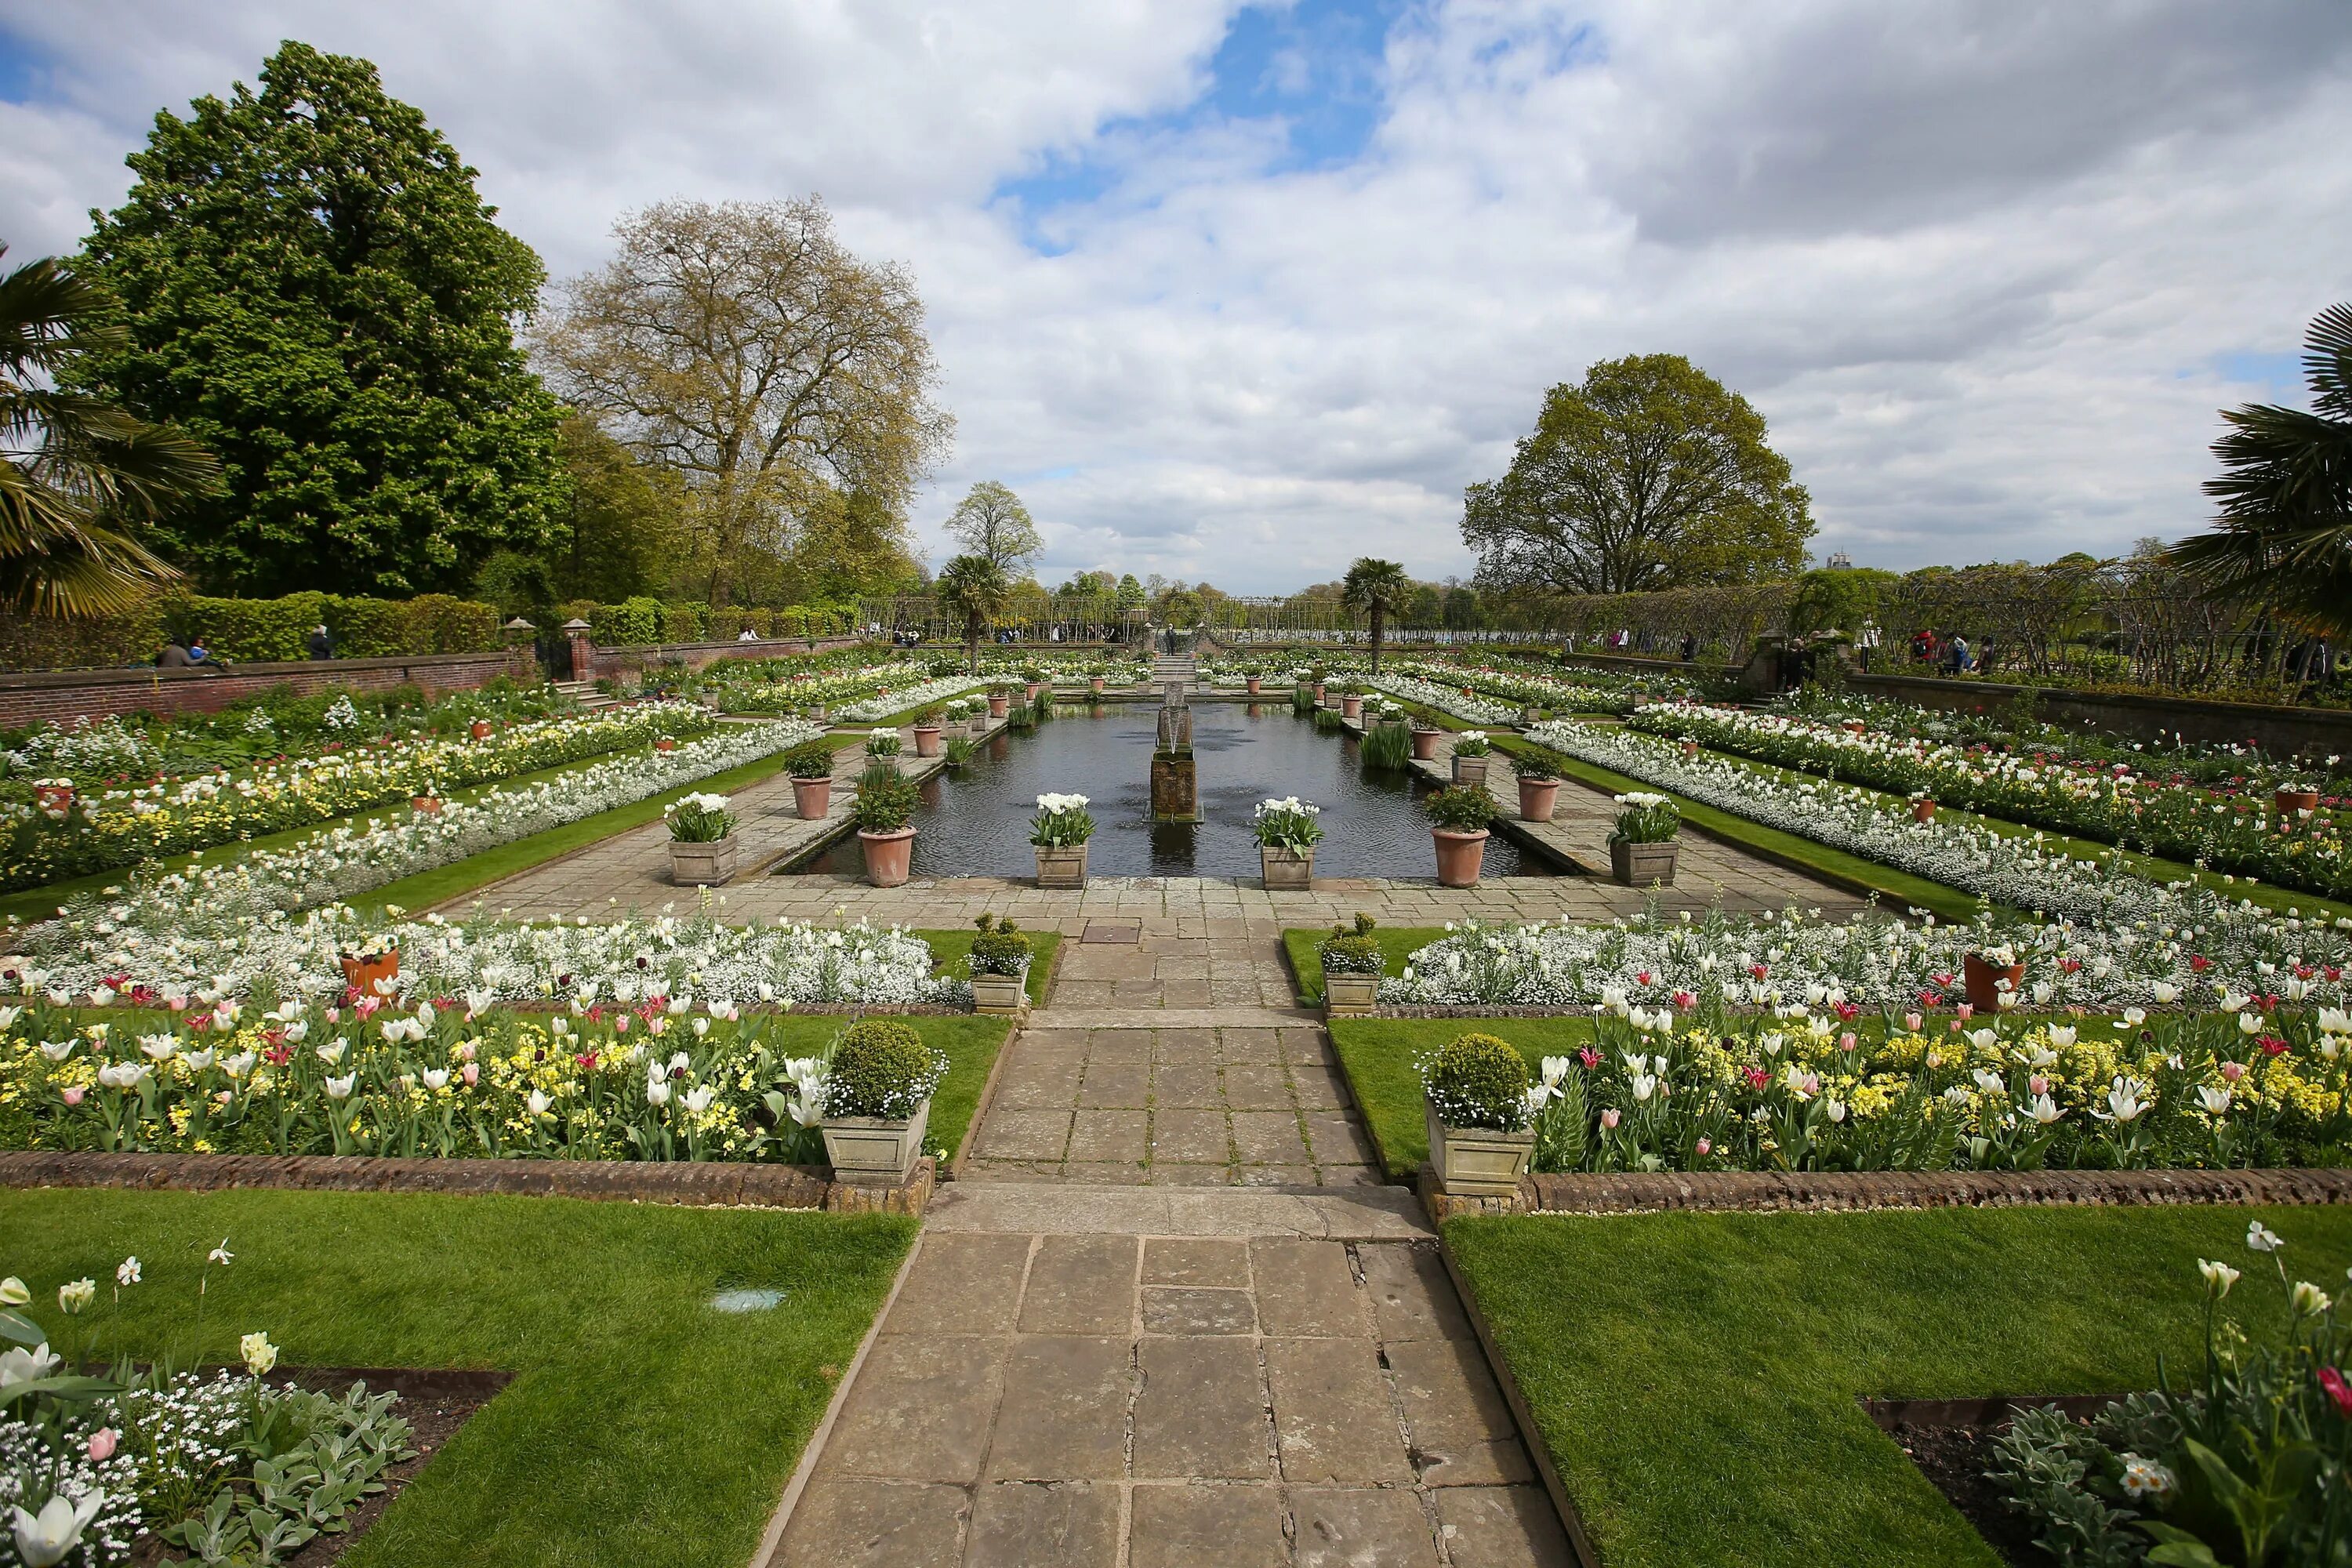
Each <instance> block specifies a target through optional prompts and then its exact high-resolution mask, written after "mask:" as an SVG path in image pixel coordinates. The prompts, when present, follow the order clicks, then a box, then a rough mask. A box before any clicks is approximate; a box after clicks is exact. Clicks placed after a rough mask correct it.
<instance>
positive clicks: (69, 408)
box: [0, 245, 220, 617]
mask: <svg viewBox="0 0 2352 1568" xmlns="http://www.w3.org/2000/svg"><path fill="white" fill-rule="evenodd" d="M6 253H7V247H5V245H0V256H5V254H6ZM106 310H107V300H106V297H105V295H104V294H103V293H101V292H100V289H99V288H98V286H97V285H95V284H93V283H91V282H89V281H88V280H86V279H81V278H78V277H76V276H75V275H74V274H73V273H72V272H71V271H70V270H68V268H66V267H65V266H64V265H63V264H62V263H60V262H59V261H58V259H57V258H54V257H45V258H42V259H40V260H38V261H33V262H28V263H26V265H25V266H22V267H19V268H16V270H15V271H13V272H11V273H9V274H8V275H7V276H5V278H0V455H5V458H6V459H7V460H6V461H5V462H0V600H5V602H6V603H8V604H10V605H15V606H16V607H18V608H20V609H26V610H30V611H33V612H34V613H36V614H38V615H45V616H60V617H62V616H93V615H99V614H101V613H103V612H105V611H109V610H117V609H121V608H124V607H126V606H128V605H131V604H133V603H135V602H136V601H137V600H138V599H139V598H140V596H141V595H142V594H143V593H144V592H145V591H146V590H148V589H149V588H152V587H153V586H154V585H156V584H160V583H163V582H167V581H169V580H171V579H173V578H175V577H177V576H178V575H179V574H178V573H177V572H175V571H173V569H172V568H171V567H170V566H168V565H165V564H164V563H163V562H162V561H160V560H158V559H157V558H156V557H155V556H154V555H152V554H151V553H150V552H148V550H147V549H146V547H145V546H144V545H142V544H141V543H139V542H138V541H137V540H135V539H133V538H132V537H131V534H130V533H129V532H128V531H126V529H128V528H131V527H136V526H137V525H139V524H142V523H146V522H152V521H154V520H155V519H156V518H158V517H160V516H162V515H163V514H164V513H165V512H167V511H169V510H171V509H172V508H173V506H175V505H177V504H178V503H179V502H181V501H183V500H187V499H188V498H190V497H193V496H196V495H201V494H203V493H205V491H207V490H209V489H212V487H213V486H214V484H215V482H216V481H217V480H218V479H219V475H220V466H219V465H218V464H217V463H216V462H215V461H214V459H213V457H212V454H211V453H209V452H207V451H205V449H204V448H203V447H200V446H198V445H196V443H195V442H194V441H191V440H190V439H188V438H187V437H185V436H183V435H181V434H180V433H179V432H177V431H175V430H173V429H171V428H169V427H168V426H162V425H151V424H149V423H147V421H145V420H143V419H140V418H137V417H135V416H132V415H131V414H129V413H126V412H125V411H124V410H122V409H121V408H120V407H118V406H117V405H114V404H112V403H110V402H108V401H107V400H105V399H104V398H101V397H95V396H91V395H88V394H85V393H79V392H69V391H63V390H60V389H59V388H58V382H59V380H60V379H61V378H68V379H69V377H70V373H71V371H72V368H73V366H74V364H75V362H76V361H78V360H79V359H81V358H82V357H83V356H84V355H86V354H91V353H119V352H120V351H121V348H122V346H123V343H124V341H125V338H126V335H127V334H126V333H125V331H124V329H123V328H122V327H121V325H120V324H119V323H117V322H114V321H108V320H106Z"/></svg>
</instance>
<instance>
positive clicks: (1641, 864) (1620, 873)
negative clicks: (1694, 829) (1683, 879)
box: [1609, 838, 1677, 888]
mask: <svg viewBox="0 0 2352 1568" xmlns="http://www.w3.org/2000/svg"><path fill="white" fill-rule="evenodd" d="M1676 847H1677V846H1676V845H1675V842H1674V840H1672V839H1668V840H1667V841H1666V842H1665V843H1664V844H1628V843H1626V842H1625V841H1624V840H1623V839H1622V838H1620V839H1614V840H1612V841H1611V843H1610V846H1609V874H1610V876H1611V877H1612V878H1614V879H1616V880H1618V881H1620V882H1622V883H1624V884H1625V886H1627V887H1629V888H1646V887H1648V886H1649V885H1650V884H1651V883H1653V882H1655V883H1657V884H1658V885H1659V886H1660V887H1662V888H1671V887H1673V886H1674V885H1675V849H1676Z"/></svg>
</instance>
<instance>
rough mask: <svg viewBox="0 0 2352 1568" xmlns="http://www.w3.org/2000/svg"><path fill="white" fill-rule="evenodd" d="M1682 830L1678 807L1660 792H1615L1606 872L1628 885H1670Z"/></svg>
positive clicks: (1672, 883) (1673, 882)
mask: <svg viewBox="0 0 2352 1568" xmlns="http://www.w3.org/2000/svg"><path fill="white" fill-rule="evenodd" d="M1682 830H1683V814H1682V811H1681V809H1680V808H1679V807H1677V806H1676V805H1675V803H1674V802H1673V801H1671V800H1669V799H1667V798H1666V797H1665V796H1664V795H1653V794H1651V793H1649V792H1648V791H1645V790H1634V791H1632V792H1631V793H1629V794H1625V795H1619V796H1618V797H1617V822H1616V826H1613V827H1612V828H1611V829H1610V830H1609V874H1610V875H1611V876H1612V877H1613V878H1615V879H1617V880H1618V881H1620V882H1622V883H1624V884H1625V886H1627V887H1629V888H1647V887H1650V886H1652V885H1653V884H1655V885H1656V886H1658V887H1662V888H1671V887H1673V886H1674V885H1675V859H1676V858H1677V854H1678V851H1677V848H1676V845H1675V840H1676V839H1678V838H1679V837H1681V835H1682Z"/></svg>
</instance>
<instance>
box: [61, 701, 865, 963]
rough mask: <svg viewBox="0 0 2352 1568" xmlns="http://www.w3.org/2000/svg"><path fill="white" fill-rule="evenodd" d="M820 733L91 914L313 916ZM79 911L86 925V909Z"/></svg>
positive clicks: (700, 744)
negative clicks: (318, 908) (314, 910)
mask: <svg viewBox="0 0 2352 1568" xmlns="http://www.w3.org/2000/svg"><path fill="white" fill-rule="evenodd" d="M821 733H823V731H820V730H819V729H818V728H817V727H816V726H815V725H814V724H805V723H801V722H798V721H791V722H772V723H760V724H730V725H727V726H725V727H724V728H722V729H720V730H719V731H715V732H714V733H712V734H709V735H707V736H704V737H703V738H702V739H700V740H698V741H690V742H686V743H685V744H683V745H680V746H679V747H678V748H677V750H676V751H672V752H647V753H643V754H639V755H633V756H626V757H616V758H614V759H613V760H612V761H610V762H604V763H594V764H593V765H591V766H588V767H584V768H581V769H579V770H577V771H576V772H573V773H565V774H563V775H562V776H560V777H558V778H553V779H548V780H544V781H542V782H541V783H539V784H531V785H529V786H527V787H525V788H522V789H519V790H511V791H509V790H504V789H493V790H491V791H489V792H488V793H487V794H485V795H482V796H481V797H480V798H479V799H478V800H477V801H474V802H472V803H471V804H460V803H457V802H455V801H453V802H450V803H448V804H447V805H444V806H443V807H442V809H441V810H440V811H439V812H437V813H425V812H415V813H407V812H404V813H403V814H402V815H401V816H398V817H395V818H393V819H391V820H387V821H380V820H378V819H376V818H373V817H371V818H369V819H368V821H367V823H366V824H365V825H364V826H357V827H352V826H344V827H338V828H335V829H333V830H331V831H330V832H325V833H319V834H314V835H312V836H311V837H308V838H306V839H303V840H302V841H301V842H299V843H298V844H295V845H292V846H290V847H287V848H284V849H258V850H254V851H252V852H250V853H248V854H247V855H246V856H245V857H244V858H241V859H238V860H236V861H233V862H229V863H225V864H221V865H211V864H207V863H205V861H204V859H203V858H201V857H199V858H197V859H196V861H195V862H194V864H192V865H191V866H189V868H187V869H186V870H185V871H182V872H171V873H167V874H163V875H160V876H140V877H136V878H134V879H132V880H131V884H130V885H129V887H128V888H127V889H125V890H123V891H121V893H119V894H118V895H115V896H112V897H110V898H104V899H102V900H101V901H100V902H99V903H98V904H97V905H95V906H93V907H95V908H98V909H101V910H112V911H120V912H115V913H107V914H103V915H100V916H98V917H97V918H99V919H101V920H103V921H109V922H111V923H114V924H118V925H121V926H125V927H128V928H131V929H132V930H134V931H146V932H154V933H162V932H168V931H176V930H180V929H184V928H185V927H187V926H188V925H190V924H191V923H192V922H197V921H235V920H239V919H244V918H247V917H257V916H260V915H264V914H267V913H268V912H269V911H271V910H299V909H307V908H310V907H311V906H313V905H318V904H323V903H327V902H330V901H331V900H337V899H345V898H350V897H352V895H354V894H356V893H362V892H365V891H367V890H368V889H371V888H380V887H383V885H384V884H385V883H387V882H396V881H398V880H399V879H402V878H403V877H409V876H414V875H415V874H416V873H417V872H419V871H429V870H431V869H433V868H435V867H436V866H446V865H449V864H450V863H452V862H453V861H457V860H463V859H465V858H467V856H469V855H478V854H481V853H482V852H483V851H485V850H488V849H495V848H497V847H499V846H500V845H503V844H510V843H512V842H513V841H514V840H516V839H518V838H526V837H530V835H532V834H534V833H541V832H544V831H546V830H547V829H548V828H551V827H560V826H563V825H564V824H565V823H569V822H577V821H579V820H580V819H581V818H583V817H587V816H595V815H596V814H597V813H598V812H600V811H608V810H610V809H612V808H613V807H614V806H616V805H628V804H629V803H631V802H632V801H639V800H644V799H646V797H647V796H649V795H660V794H661V793H663V792H664V791H666V790H670V789H675V788H677V786H678V785H680V784H691V783H693V782H694V781H695V780H697V779H700V778H707V777H709V775H710V774H712V773H723V772H725V771H726V770H727V769H729V768H734V767H740V766H742V765H743V764H744V763H750V762H754V761H756V760H758V759H759V758H761V757H764V756H768V755H771V754H772V753H774V752H782V751H786V750H789V749H790V748H791V747H793V746H794V745H797V744H799V743H800V742H803V741H805V740H808V739H811V738H812V737H814V736H816V735H818V734H821ZM70 912H71V914H72V915H74V916H75V917H77V918H79V917H80V916H82V915H83V914H84V913H85V910H83V909H82V908H80V907H75V908H73V909H72V910H71V911H70Z"/></svg>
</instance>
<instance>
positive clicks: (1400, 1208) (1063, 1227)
mask: <svg viewBox="0 0 2352 1568" xmlns="http://www.w3.org/2000/svg"><path fill="white" fill-rule="evenodd" d="M923 1228H924V1229H925V1230H927V1231H959V1232H966V1233H971V1232H993V1233H996V1234H999V1235H1014V1236H1286V1237H1310V1238H1313V1239H1315V1240H1318V1241H1404V1240H1411V1239H1413V1238H1416V1237H1425V1236H1428V1235H1430V1234H1431V1231H1430V1226H1429V1220H1428V1217H1427V1215H1425V1214H1424V1213H1423V1209H1422V1206H1421V1202H1420V1200H1419V1199H1418V1198H1416V1197H1415V1196H1414V1195H1413V1194H1412V1191H1411V1190H1410V1189H1408V1188H1405V1187H1359V1188H1355V1189H1352V1190H1349V1191H1348V1192H1344V1193H1342V1192H1331V1191H1327V1190H1319V1189H1289V1190H1282V1191H1275V1190H1266V1189H1258V1190H1252V1189H1250V1188H1246V1187H1236V1188H1224V1189H1220V1188H1208V1187H1110V1186H1100V1187H1098V1186H1087V1185H1083V1184H1077V1183H1073V1182H1016V1181H989V1182H952V1183H949V1184H945V1185H943V1186H941V1187H940V1189H939V1191H938V1193H937V1194H936V1195H935V1196H934V1197H933V1198H932V1199H931V1202H930V1206H929V1208H928V1209H926V1210H925V1211H924V1214H923Z"/></svg>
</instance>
